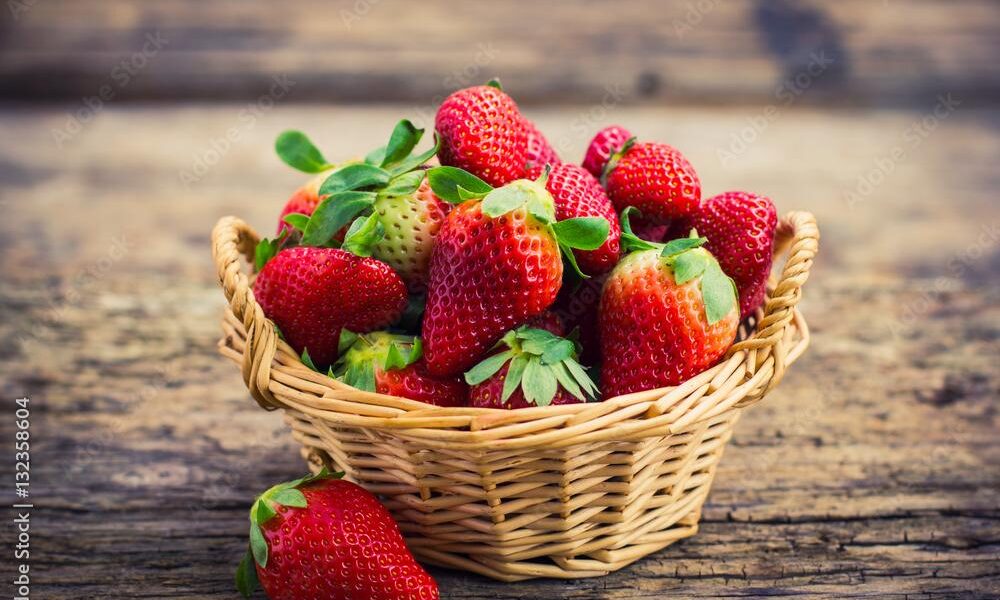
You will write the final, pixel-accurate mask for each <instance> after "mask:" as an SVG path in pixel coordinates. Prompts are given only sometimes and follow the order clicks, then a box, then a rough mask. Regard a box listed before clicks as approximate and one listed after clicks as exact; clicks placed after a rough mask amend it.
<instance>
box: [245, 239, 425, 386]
mask: <svg viewBox="0 0 1000 600" xmlns="http://www.w3.org/2000/svg"><path fill="white" fill-rule="evenodd" d="M253 292H254V297H255V298H256V299H257V302H259V303H260V305H261V308H263V309H264V314H265V315H267V317H268V318H269V319H271V320H272V321H274V323H275V324H276V325H277V326H278V328H279V329H280V330H281V333H282V335H283V336H284V339H285V341H287V342H288V343H289V344H290V345H291V346H292V348H294V349H295V351H296V352H303V353H304V352H306V351H308V354H309V356H310V357H311V358H312V361H313V363H314V364H315V365H317V366H318V367H319V368H320V369H326V367H327V366H328V365H330V364H332V363H333V362H334V361H335V360H336V359H337V344H338V340H339V338H340V331H341V329H342V328H345V327H346V328H347V329H350V330H351V331H359V332H366V331H372V330H374V329H379V328H381V327H385V326H386V325H388V324H390V323H392V322H393V321H395V320H396V319H397V318H398V317H399V315H400V313H402V311H403V308H404V307H405V306H406V285H405V284H404V283H403V280H402V279H400V278H399V275H397V274H396V273H395V272H394V271H393V270H392V269H391V268H390V267H389V265H387V264H385V263H383V262H381V261H378V260H375V259H373V258H362V257H359V256H356V255H354V254H351V253H350V252H347V251H344V250H340V249H335V248H311V247H296V248H285V249H283V250H281V251H280V252H278V253H277V255H275V256H274V257H273V258H271V259H270V260H269V261H267V263H266V264H265V265H264V267H263V269H262V270H261V271H260V272H259V273H258V274H257V280H256V281H255V282H254V285H253Z"/></svg>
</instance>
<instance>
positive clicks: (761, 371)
mask: <svg viewBox="0 0 1000 600" xmlns="http://www.w3.org/2000/svg"><path fill="white" fill-rule="evenodd" d="M258 239H259V236H258V235H257V233H256V232H255V231H254V230H253V229H252V228H251V227H250V226H249V225H247V224H246V223H245V222H244V221H242V220H240V219H239V218H237V217H223V218H222V219H220V220H219V222H218V223H217V224H216V226H215V228H214V230H213V232H212V250H213V257H214V260H215V263H216V267H217V269H218V274H219V281H220V284H221V285H222V288H223V291H224V293H225V295H226V298H227V300H228V303H229V304H228V308H227V311H226V314H225V316H224V318H223V331H224V336H223V338H222V339H221V340H220V342H219V350H220V352H221V353H222V354H223V355H225V356H227V357H229V358H230V359H232V360H234V361H235V362H237V363H239V364H240V365H241V371H242V374H243V379H244V381H245V383H246V384H247V387H248V389H249V390H250V392H251V394H252V395H253V397H254V399H255V400H256V401H257V402H258V404H260V406H262V407H263V408H265V409H268V410H273V409H276V408H285V409H289V410H293V411H295V412H298V413H301V414H305V415H310V416H313V417H317V418H320V419H322V420H324V422H327V423H330V424H331V425H332V426H347V427H361V428H371V429H375V430H392V432H393V435H394V436H396V437H399V438H402V439H403V440H406V439H412V440H414V441H419V442H420V443H421V444H424V445H429V446H435V447H441V448H446V447H447V448H455V449H462V450H466V451H468V450H479V451H483V452H489V451H504V450H513V449H523V448H528V447H546V448H558V447H564V446H568V445H573V444H578V443H587V442H599V441H613V440H616V439H618V440H626V439H642V438H643V437H648V436H653V435H664V434H669V433H671V432H672V431H678V430H681V429H682V428H684V427H686V426H688V425H690V424H691V423H692V422H695V421H698V420H702V419H710V418H713V417H715V416H717V415H718V414H720V413H721V412H724V411H726V410H730V409H733V408H744V407H746V406H749V405H752V404H754V403H756V402H758V401H760V399H761V398H763V396H764V395H766V394H767V392H769V391H770V390H771V389H773V388H774V387H775V386H776V385H777V384H778V383H779V382H780V381H781V379H782V377H783V376H784V373H785V370H786V369H787V367H788V365H790V364H791V363H793V362H794V361H795V360H796V359H798V357H799V356H801V354H802V353H803V352H804V351H805V349H806V347H807V346H808V344H809V329H808V326H807V324H806V322H805V319H804V318H803V317H802V315H801V314H800V313H799V312H798V310H797V309H796V306H797V304H798V302H799V300H800V298H801V293H802V285H803V284H804V283H805V282H806V280H807V279H808V276H809V270H810V268H811V266H812V263H813V260H814V258H815V255H816V252H817V250H818V242H819V229H818V227H817V225H816V220H815V218H814V217H813V215H811V214H810V213H807V212H791V213H788V214H787V215H786V216H785V217H784V218H782V219H781V220H780V221H779V223H778V227H777V230H776V234H775V248H774V252H775V258H776V260H775V262H774V267H773V271H774V272H773V274H772V278H771V282H770V283H769V286H768V297H767V301H766V303H765V305H764V307H763V308H762V309H760V310H758V312H757V314H756V316H755V317H754V318H752V319H751V320H749V321H748V322H745V323H744V324H742V325H741V328H740V338H739V341H738V342H737V343H736V344H734V345H733V347H732V348H730V350H729V352H728V353H727V356H726V358H725V359H724V360H722V361H721V362H720V363H718V364H716V365H715V366H713V367H710V368H709V369H707V370H705V371H703V372H702V373H700V374H698V375H696V376H695V377H693V378H691V379H689V380H687V381H685V382H683V383H681V384H680V385H677V386H672V387H665V388H658V389H652V390H645V391H641V392H636V393H632V394H628V395H623V396H617V397H614V398H609V399H607V400H603V401H601V402H593V403H580V404H567V405H557V406H546V407H534V408H525V409H519V410H513V411H512V410H506V409H498V408H472V407H460V408H445V407H437V406H433V405H429V404H425V403H422V402H418V401H415V400H409V399H406V398H400V397H395V396H386V395H383V394H377V393H372V392H365V391H362V390H358V389H356V388H353V387H350V386H348V385H346V384H344V383H342V382H340V381H337V380H334V379H332V378H330V377H327V376H326V375H324V374H321V373H317V372H315V371H313V370H311V369H309V368H308V367H306V366H305V365H304V364H303V363H302V362H301V360H300V359H299V356H298V355H297V353H296V352H295V351H294V350H293V349H292V348H291V347H290V346H288V344H287V343H285V342H284V341H283V340H281V339H280V338H279V337H278V336H277V334H276V330H275V327H274V324H273V322H271V321H270V319H268V318H267V317H265V316H264V313H263V309H262V308H261V307H260V305H259V304H258V303H257V302H256V300H255V299H254V297H253V291H252V287H251V286H252V276H250V275H248V274H247V273H246V272H245V270H244V267H243V262H244V261H246V262H248V263H251V264H252V257H253V251H254V247H255V246H256V244H257V241H258ZM781 258H784V261H783V264H781V263H782V261H781ZM779 265H780V267H779Z"/></svg>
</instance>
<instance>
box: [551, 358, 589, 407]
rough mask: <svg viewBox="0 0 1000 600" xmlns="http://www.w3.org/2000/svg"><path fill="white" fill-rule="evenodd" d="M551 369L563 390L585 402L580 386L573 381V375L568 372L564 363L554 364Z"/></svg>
mask: <svg viewBox="0 0 1000 600" xmlns="http://www.w3.org/2000/svg"><path fill="white" fill-rule="evenodd" d="M551 368H552V372H553V373H554V374H555V376H556V380H557V381H558V382H559V385H561V386H562V388H563V389H564V390H566V391H567V392H569V393H570V394H573V396H574V397H576V398H579V399H580V400H583V401H585V402H586V400H587V398H586V397H585V396H584V395H583V391H582V390H581V389H580V385H579V384H578V383H577V382H576V380H574V379H573V375H572V374H571V373H570V372H569V368H568V367H566V362H565V361H561V362H557V363H554V364H553V365H552V366H551Z"/></svg>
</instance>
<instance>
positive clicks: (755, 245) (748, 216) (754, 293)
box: [685, 192, 778, 319]
mask: <svg viewBox="0 0 1000 600" xmlns="http://www.w3.org/2000/svg"><path fill="white" fill-rule="evenodd" d="M685 223H686V225H687V229H688V230H690V228H694V229H696V230H697V231H698V233H699V234H700V235H703V236H705V237H707V238H708V241H707V242H705V248H706V249H708V251H709V252H711V253H712V254H714V255H715V256H716V257H718V259H719V264H720V265H722V270H723V271H725V272H726V273H727V274H728V275H729V276H730V277H732V278H733V280H734V281H735V282H736V289H737V290H738V291H739V296H740V318H741V319H742V318H744V317H746V316H747V315H749V314H750V313H752V312H753V311H755V310H757V307H758V306H760V305H761V304H762V303H763V302H764V295H765V294H766V293H767V278H768V276H769V275H770V274H771V257H772V253H773V251H774V229H775V227H777V225H778V215H777V211H776V210H775V208H774V203H773V202H771V199H770V198H767V197H765V196H759V195H757V194H751V193H749V192H725V193H723V194H719V195H718V196H713V197H712V198H709V199H707V200H705V201H703V202H702V203H701V206H700V207H699V208H698V210H697V211H696V212H695V214H694V215H693V216H692V217H691V218H690V219H687V220H686V221H685Z"/></svg>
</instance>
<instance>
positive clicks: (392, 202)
mask: <svg viewBox="0 0 1000 600" xmlns="http://www.w3.org/2000/svg"><path fill="white" fill-rule="evenodd" d="M372 208H373V210H374V212H375V214H377V215H378V216H379V220H380V221H381V223H382V227H383V229H384V230H385V237H384V238H382V239H381V240H380V241H378V242H376V243H375V245H374V246H373V247H372V256H374V257H375V258H377V259H379V260H382V261H385V262H386V263H388V264H389V266H391V267H392V268H393V269H395V270H396V272H397V273H399V276H400V277H402V278H403V281H405V282H406V285H407V287H408V288H409V289H410V290H411V291H413V292H420V291H423V290H424V288H426V286H427V276H428V274H429V272H430V267H431V250H433V249H434V240H435V238H436V237H437V233H438V230H439V229H441V225H442V224H443V223H444V219H445V217H446V216H447V214H448V211H450V210H451V205H450V204H448V203H447V202H445V201H443V200H441V199H440V198H438V197H437V196H435V195H434V192H433V191H431V186H430V184H428V183H427V180H426V179H423V180H422V181H421V183H420V187H418V188H417V190H416V191H415V192H413V193H409V194H401V195H384V194H380V195H379V196H378V199H377V200H375V204H374V206H373V207H372Z"/></svg>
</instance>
